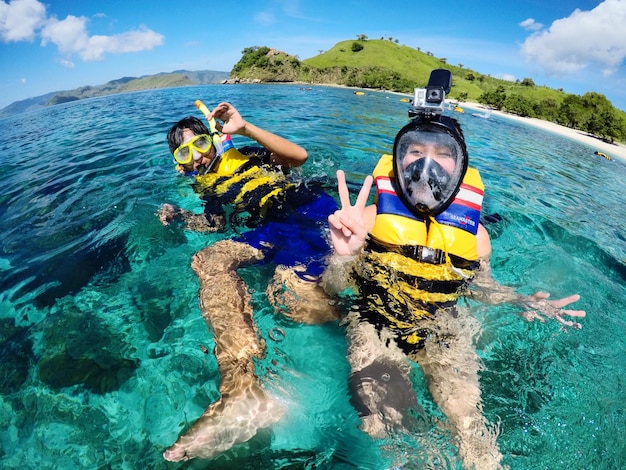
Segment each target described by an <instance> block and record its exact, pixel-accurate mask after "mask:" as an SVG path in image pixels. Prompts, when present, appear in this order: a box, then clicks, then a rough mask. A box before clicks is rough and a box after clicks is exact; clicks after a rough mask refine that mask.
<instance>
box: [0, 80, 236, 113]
mask: <svg viewBox="0 0 626 470" xmlns="http://www.w3.org/2000/svg"><path fill="white" fill-rule="evenodd" d="M228 76H229V74H228V72H217V71H213V70H199V71H190V70H175V71H174V72H172V73H158V74H156V75H146V76H143V77H122V78H119V79H117V80H111V81H109V82H107V83H105V84H103V85H96V86H83V87H79V88H75V89H73V90H65V91H56V92H52V93H46V94H45V95H41V96H37V97H34V98H28V99H26V100H21V101H16V102H15V103H12V104H10V105H9V106H7V107H5V108H3V109H2V110H0V117H5V116H11V115H13V114H18V113H22V112H25V111H31V110H35V109H39V108H43V107H45V106H54V105H55V104H61V103H67V102H70V101H76V100H82V99H87V98H95V97H97V96H104V95H113V94H116V93H126V92H130V91H138V90H149V89H154V88H171V87H178V86H187V85H207V84H213V83H220V82H223V81H224V80H226V79H227V78H228Z"/></svg>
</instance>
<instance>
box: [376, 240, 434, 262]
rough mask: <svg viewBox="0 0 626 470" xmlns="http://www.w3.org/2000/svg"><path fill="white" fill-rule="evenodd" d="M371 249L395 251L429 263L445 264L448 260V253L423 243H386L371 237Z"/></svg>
mask: <svg viewBox="0 0 626 470" xmlns="http://www.w3.org/2000/svg"><path fill="white" fill-rule="evenodd" d="M367 248H368V249H369V250H371V251H377V252H379V253H384V252H386V251H393V252H396V253H399V254H401V255H402V256H406V257H407V258H411V259H413V260H415V261H419V262H422V263H428V264H444V263H445V262H446V253H445V251H443V250H439V249H437V248H429V247H427V246H421V245H385V244H382V243H380V242H378V241H377V240H374V239H372V238H370V239H369V240H368V247H367Z"/></svg>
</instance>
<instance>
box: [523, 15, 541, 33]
mask: <svg viewBox="0 0 626 470" xmlns="http://www.w3.org/2000/svg"><path fill="white" fill-rule="evenodd" d="M519 25H520V26H521V27H522V28H524V29H528V30H529V31H537V30H539V29H541V28H543V24H541V23H537V22H536V21H535V19H534V18H528V19H526V20H524V21H522V22H521V23H520V24H519Z"/></svg>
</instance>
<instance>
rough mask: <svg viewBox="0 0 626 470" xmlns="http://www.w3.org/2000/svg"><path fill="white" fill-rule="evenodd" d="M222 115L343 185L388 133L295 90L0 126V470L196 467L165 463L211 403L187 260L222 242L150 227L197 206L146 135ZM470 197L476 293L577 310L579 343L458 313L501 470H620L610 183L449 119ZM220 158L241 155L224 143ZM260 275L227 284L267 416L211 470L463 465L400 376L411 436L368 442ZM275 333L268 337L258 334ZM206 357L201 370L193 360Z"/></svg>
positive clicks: (607, 166) (86, 104) (517, 138)
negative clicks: (197, 117) (421, 421)
mask: <svg viewBox="0 0 626 470" xmlns="http://www.w3.org/2000/svg"><path fill="white" fill-rule="evenodd" d="M198 98H200V99H202V100H204V101H205V102H206V103H207V104H208V105H209V106H214V105H215V104H217V102H218V101H222V100H227V101H231V102H232V103H234V104H235V105H236V106H237V107H238V108H239V109H240V110H241V111H242V113H243V114H244V116H245V117H246V118H248V119H249V120H250V121H252V122H255V123H257V124H259V125H261V126H263V127H266V128H268V129H270V130H273V131H275V132H277V133H279V134H281V135H283V136H285V137H288V138H291V139H293V140H295V141H297V142H299V143H301V144H302V145H304V146H305V147H306V148H307V150H308V151H309V155H310V159H309V162H307V164H306V165H305V166H304V167H303V168H302V169H300V170H299V171H300V172H301V173H302V174H303V175H304V176H305V177H328V178H332V179H334V173H335V170H336V169H337V168H342V169H344V170H346V171H347V172H348V174H349V178H350V180H351V181H352V182H354V183H355V184H358V183H359V182H360V181H361V179H362V177H363V176H364V175H365V174H367V173H368V172H370V171H371V170H372V168H373V166H374V164H375V162H376V161H377V158H378V156H379V154H380V153H382V152H385V151H387V152H388V151H389V149H390V148H391V146H392V143H393V137H394V136H395V133H396V132H397V130H398V129H399V128H400V127H401V126H402V125H404V124H405V123H406V122H407V109H408V107H407V104H406V103H402V102H400V100H399V97H398V96H397V95H392V94H386V93H371V92H367V94H366V95H365V96H355V95H353V93H352V91H351V90H346V89H335V88H324V87H314V88H313V90H311V91H301V90H300V89H299V87H296V86H268V85H251V86H203V87H192V88H191V87H190V88H179V89H168V90H157V91H146V92H139V93H132V94H125V95H115V96H110V97H103V98H98V99H92V100H87V101H79V102H75V103H68V104H65V105H60V106H55V107H52V108H46V109H43V110H40V111H37V112H31V113H26V114H22V115H18V116H14V117H10V118H7V119H4V120H1V121H0V136H1V139H0V146H1V150H2V152H1V153H0V155H1V156H0V158H1V159H2V162H1V163H2V166H1V167H0V168H1V169H0V184H1V185H2V188H3V190H2V194H1V195H0V234H1V238H0V273H1V277H0V358H1V361H2V369H1V372H0V466H2V468H15V469H17V468H19V469H23V468H64V469H72V468H128V469H136V468H154V469H157V468H206V467H207V466H208V464H207V462H202V461H192V462H189V463H181V464H172V463H169V462H166V461H164V460H163V458H162V456H161V454H162V452H163V450H164V449H165V448H166V447H167V446H169V445H171V444H172V443H173V442H174V441H175V440H176V438H177V437H178V435H179V433H180V432H181V430H183V429H186V427H187V426H188V425H189V424H190V423H192V422H193V421H194V420H195V419H196V418H197V417H198V416H199V415H200V414H201V413H202V411H203V410H204V408H205V407H206V406H207V405H208V404H209V403H210V402H212V401H214V400H215V399H216V398H217V386H218V374H217V366H216V361H215V359H214V357H213V356H212V354H211V353H210V351H211V350H212V346H213V343H212V337H211V335H210V333H209V332H208V330H207V328H206V325H205V323H204V321H203V320H202V318H201V316H200V311H199V308H198V305H197V288H198V284H197V280H196V278H195V275H194V274H193V272H192V270H191V268H190V259H191V256H192V255H193V254H194V253H195V252H197V251H198V250H199V249H201V248H203V247H205V246H207V245H208V244H210V243H212V242H214V241H215V240H217V239H220V238H224V237H226V236H228V234H217V235H199V234H193V233H186V232H180V231H177V230H175V229H172V228H167V227H163V226H161V224H160V223H159V222H158V220H157V218H156V217H155V216H154V214H155V212H156V211H157V209H158V208H159V207H160V205H161V204H162V203H163V202H172V203H176V204H179V205H181V206H183V207H186V208H188V209H196V210H200V208H201V203H200V202H199V200H198V198H197V197H196V196H195V194H194V193H193V191H192V190H191V188H190V186H189V181H188V180H185V179H183V178H180V177H177V176H176V174H175V173H174V171H173V168H172V164H171V157H169V155H168V152H167V145H166V143H165V133H166V131H167V129H168V128H169V126H170V125H171V124H172V123H173V122H175V121H176V120H178V119H179V118H180V117H182V116H185V115H188V114H196V113H197V112H196V110H195V107H194V106H193V101H194V100H195V99H198ZM455 117H457V118H458V119H459V120H460V122H461V124H462V126H463V129H464V132H465V135H466V139H467V142H468V147H469V150H470V156H471V162H472V164H473V165H474V166H476V167H478V168H479V169H480V170H481V172H482V175H483V179H484V180H485V183H486V187H487V194H486V200H485V204H486V208H487V211H488V212H490V213H496V212H497V213H498V214H500V215H501V216H502V218H503V220H502V221H501V222H499V223H497V224H493V225H490V226H488V229H489V231H490V233H491V236H492V243H493V248H494V256H493V261H492V262H493V268H494V274H495V277H496V278H497V279H498V280H499V281H500V282H502V283H505V284H508V285H512V286H516V287H518V288H519V290H520V291H521V292H524V293H527V294H529V293H532V292H535V291H537V290H547V291H549V292H551V293H552V295H553V297H556V298H558V297H560V296H565V295H568V294H571V293H580V294H581V295H582V299H581V301H580V302H579V303H578V304H577V306H576V308H582V309H585V310H586V311H587V312H588V316H587V318H586V319H584V320H583V322H582V323H583V329H582V330H581V331H573V330H571V331H570V330H567V331H564V330H562V329H560V328H559V326H558V325H557V324H556V323H555V322H549V323H545V324H541V323H527V322H526V321H524V320H522V319H521V318H519V317H518V316H517V315H515V309H513V308H512V307H510V306H500V307H485V306H482V305H472V306H471V308H472V311H473V313H474V314H475V315H476V316H477V318H479V319H480V320H481V322H482V324H483V331H482V334H481V336H480V337H479V338H477V348H478V351H479V353H480V355H481V357H482V358H483V360H484V362H485V365H486V371H485V372H483V374H482V376H481V379H482V385H483V398H484V412H485V414H486V415H487V416H488V418H489V419H490V420H491V421H492V422H497V421H499V422H500V429H501V435H500V436H499V438H498V443H499V445H500V449H501V450H502V452H503V454H504V456H505V463H506V464H508V465H510V467H511V468H512V469H530V468H532V469H538V468H546V469H548V468H549V469H553V468H594V469H603V468H607V469H609V468H621V467H624V466H625V465H626V453H625V451H624V444H623V443H624V441H625V437H626V436H625V434H626V431H625V429H626V417H625V415H624V405H623V404H624V403H626V387H625V385H624V375H623V371H624V370H625V368H626V339H625V338H626V328H625V322H624V313H625V312H626V295H625V294H626V289H625V287H624V284H625V283H624V280H625V279H626V240H625V237H624V230H623V221H624V217H625V216H626V212H625V209H624V208H625V207H626V190H625V189H624V181H626V165H625V164H624V163H623V162H619V161H607V160H605V159H602V158H598V157H595V156H594V155H593V150H594V149H592V148H589V147H586V146H583V145H581V144H578V143H575V142H572V141H569V140H566V139H563V138H561V137H559V136H556V135H553V134H550V133H546V132H543V131H540V130H536V129H533V128H531V127H526V126H521V125H519V124H517V123H514V122H512V121H509V120H506V119H501V118H498V117H495V116H492V118H491V119H489V120H485V119H478V118H475V117H472V116H471V115H469V114H465V115H459V114H455ZM235 140H236V144H237V145H244V144H246V143H249V141H245V140H238V138H237V137H236V138H235ZM271 271H272V269H271V266H262V267H258V266H257V267H251V268H246V269H245V270H243V271H242V275H243V276H244V278H245V279H246V281H247V282H248V284H249V286H250V291H251V292H252V293H253V302H254V307H255V319H256V322H257V324H258V325H259V330H260V334H261V335H262V336H263V338H265V339H266V340H267V356H266V357H265V358H264V359H263V360H262V361H261V362H260V364H259V366H258V370H259V373H260V375H261V376H262V377H263V380H264V382H265V383H266V384H267V385H268V387H270V388H272V389H273V390H274V391H275V393H276V394H277V395H279V396H280V397H281V400H283V401H284V402H285V404H287V405H288V406H287V408H288V413H287V415H286V417H285V418H284V419H283V420H282V421H281V422H279V423H278V424H277V425H275V426H274V427H273V428H272V429H271V431H267V432H263V433H260V434H259V435H258V436H257V437H255V438H254V439H253V440H252V441H250V442H249V443H248V444H246V445H242V446H240V447H238V448H236V449H233V450H232V451H230V452H227V453H226V454H224V455H223V456H221V457H220V458H218V459H216V460H215V461H214V462H212V463H211V468H268V469H269V468H272V469H273V468H333V469H335V468H340V469H341V468H373V469H379V468H391V467H393V466H395V465H399V464H402V463H403V462H414V466H408V468H420V465H419V464H416V463H415V462H429V464H430V465H431V467H432V468H460V464H459V462H458V459H457V458H456V453H455V448H454V445H453V441H452V438H451V436H450V432H449V431H448V430H447V427H446V425H445V418H444V417H443V416H442V415H441V413H440V412H439V411H438V410H437V408H436V406H435V405H434V404H433V403H432V401H431V399H430V397H429V395H428V392H427V390H426V386H425V382H424V379H423V377H422V376H421V374H420V372H419V369H418V368H415V370H414V374H413V381H414V384H415V387H416V390H417V394H418V397H419V399H420V402H421V404H422V405H423V406H424V408H425V409H426V410H427V412H428V422H427V423H425V426H424V429H423V433H421V434H420V435H415V436H396V437H395V438H394V439H390V440H388V441H385V442H377V441H376V442H375V441H372V440H370V439H369V438H368V437H366V436H364V435H363V434H362V433H361V432H360V431H359V430H358V418H357V416H356V413H355V412H354V411H353V409H352V408H351V406H350V404H349V401H348V394H347V385H346V380H347V376H348V366H347V363H346V361H345V357H344V356H345V343H344V338H343V332H342V330H341V328H340V327H339V326H337V325H335V324H329V325H324V326H303V325H297V324H293V323H292V322H290V321H288V320H285V319H283V318H279V317H277V316H276V315H275V314H274V313H273V311H272V310H271V309H270V307H269V305H268V303H267V300H266V298H265V294H264V290H265V285H266V284H267V281H268V279H269V277H270V276H271ZM276 327H279V328H281V329H282V330H283V331H284V333H285V336H284V338H281V337H279V338H277V340H278V341H273V340H272V339H270V338H269V336H270V331H271V330H272V329H273V328H276ZM202 346H204V347H206V348H208V350H209V354H205V353H204V352H203V349H202Z"/></svg>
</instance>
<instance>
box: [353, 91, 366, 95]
mask: <svg viewBox="0 0 626 470" xmlns="http://www.w3.org/2000/svg"><path fill="white" fill-rule="evenodd" d="M352 93H354V94H355V95H359V96H360V95H364V94H365V92H363V91H353V92H352Z"/></svg>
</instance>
